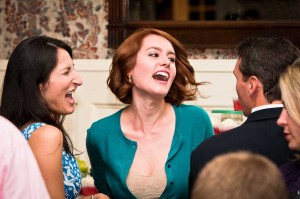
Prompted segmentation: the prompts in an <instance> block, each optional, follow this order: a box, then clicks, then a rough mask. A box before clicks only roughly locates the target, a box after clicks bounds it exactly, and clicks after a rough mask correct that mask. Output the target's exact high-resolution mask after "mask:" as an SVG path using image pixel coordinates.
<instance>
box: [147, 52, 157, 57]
mask: <svg viewBox="0 0 300 199" xmlns="http://www.w3.org/2000/svg"><path fill="white" fill-rule="evenodd" d="M149 56H151V57H158V54H157V53H150V55H149Z"/></svg>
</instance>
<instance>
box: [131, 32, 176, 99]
mask: <svg viewBox="0 0 300 199" xmlns="http://www.w3.org/2000/svg"><path fill="white" fill-rule="evenodd" d="M175 58H176V57H175V51H174V48H173V46H172V44H171V43H170V42H169V41H168V40H167V39H165V38H164V37H161V36H158V35H148V36H146V37H145V38H144V39H143V43H142V46H141V49H140V50H139V52H138V53H137V57H136V64H135V66H134V68H133V70H132V71H131V72H130V74H129V75H130V76H131V77H132V80H133V83H134V86H133V89H132V91H133V94H134V95H141V96H143V97H145V96H146V95H147V96H151V97H154V98H158V99H163V98H164V97H165V96H166V95H167V94H168V92H169V90H170V87H171V85H172V83H173V81H174V78H175V75H176V67H175Z"/></svg>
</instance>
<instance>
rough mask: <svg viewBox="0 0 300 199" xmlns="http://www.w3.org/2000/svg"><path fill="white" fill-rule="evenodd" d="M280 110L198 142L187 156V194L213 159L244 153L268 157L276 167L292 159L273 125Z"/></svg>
mask: <svg viewBox="0 0 300 199" xmlns="http://www.w3.org/2000/svg"><path fill="white" fill-rule="evenodd" d="M281 110H282V108H270V109H263V110H259V111H256V112H253V113H251V114H250V115H249V117H248V118H247V120H246V121H245V122H244V123H243V124H242V125H241V126H239V127H237V128H234V129H232V130H229V131H227V132H224V133H221V134H218V135H215V136H213V137H210V138H209V139H207V140H205V141H204V142H202V143H201V144H200V145H199V146H198V147H197V148H196V149H195V150H194V151H193V152H192V155H191V170H190V176H189V190H190V193H191V190H192V187H193V185H194V181H195V180H196V178H197V175H198V173H199V172H200V170H201V169H202V168H203V167H204V166H205V164H206V163H207V162H208V161H210V160H211V159H212V158H214V157H215V156H217V155H220V154H224V153H227V152H232V151H240V150H247V151H251V152H254V153H259V154H261V155H264V156H266V157H268V158H269V159H270V160H272V161H273V162H274V163H276V164H277V165H278V166H280V165H282V164H283V163H286V162H287V161H288V160H289V159H291V158H293V155H292V154H293V153H292V151H291V150H289V148H288V142H287V141H286V140H285V138H284V134H283V128H282V127H280V126H278V125H277V124H276V121H277V119H278V117H279V115H280V113H281Z"/></svg>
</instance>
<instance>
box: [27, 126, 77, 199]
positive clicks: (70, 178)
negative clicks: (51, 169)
mask: <svg viewBox="0 0 300 199" xmlns="http://www.w3.org/2000/svg"><path fill="white" fill-rule="evenodd" d="M43 125H45V123H41V122H37V123H33V124H31V125H29V126H28V127H26V128H25V129H24V130H22V134H23V136H24V137H25V138H26V140H28V139H29V137H30V136H31V134H32V133H33V132H34V131H35V130H36V129H38V128H39V127H41V126H43ZM62 167H63V176H64V190H65V198H67V199H75V198H76V197H77V196H78V194H79V192H80V189H81V174H80V170H79V167H78V164H77V161H76V159H75V157H74V156H72V155H71V154H68V153H66V152H65V151H64V150H63V152H62Z"/></svg>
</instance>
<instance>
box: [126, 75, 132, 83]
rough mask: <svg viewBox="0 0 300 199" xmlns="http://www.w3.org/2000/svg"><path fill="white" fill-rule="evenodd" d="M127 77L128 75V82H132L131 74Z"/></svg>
mask: <svg viewBox="0 0 300 199" xmlns="http://www.w3.org/2000/svg"><path fill="white" fill-rule="evenodd" d="M127 77H128V81H129V83H132V80H131V76H130V75H128V76H127Z"/></svg>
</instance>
